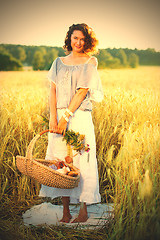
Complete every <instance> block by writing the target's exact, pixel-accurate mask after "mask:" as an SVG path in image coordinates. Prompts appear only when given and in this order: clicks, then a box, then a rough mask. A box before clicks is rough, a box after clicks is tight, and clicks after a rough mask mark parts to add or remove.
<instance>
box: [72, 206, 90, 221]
mask: <svg viewBox="0 0 160 240" xmlns="http://www.w3.org/2000/svg"><path fill="white" fill-rule="evenodd" d="M87 219H88V213H87V205H86V203H84V202H82V203H81V205H80V210H79V214H78V217H77V218H75V219H74V220H73V221H72V223H77V222H86V221H87Z"/></svg>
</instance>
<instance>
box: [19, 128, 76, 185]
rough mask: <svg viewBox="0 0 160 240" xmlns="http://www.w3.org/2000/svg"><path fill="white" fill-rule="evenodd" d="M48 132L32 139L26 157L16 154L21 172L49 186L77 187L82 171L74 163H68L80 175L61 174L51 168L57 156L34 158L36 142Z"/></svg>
mask: <svg viewBox="0 0 160 240" xmlns="http://www.w3.org/2000/svg"><path fill="white" fill-rule="evenodd" d="M46 132H49V130H45V131H43V132H41V133H39V134H37V135H36V136H35V137H34V138H33V139H32V141H31V142H30V144H29V146H28V148H27V152H26V157H22V156H16V165H17V168H18V169H19V171H20V172H21V173H23V174H25V175H27V176H30V177H31V178H33V179H35V180H37V181H38V182H39V183H41V184H43V185H47V186H49V187H55V188H64V189H70V188H75V187H77V186H78V183H79V179H80V171H79V169H78V168H76V167H75V166H73V165H72V164H67V165H68V166H69V167H70V168H71V169H72V170H73V171H76V172H78V175H77V176H76V177H71V176H68V175H64V174H61V173H59V172H57V171H56V170H54V169H52V168H50V167H49V166H50V165H52V164H55V163H56V162H57V160H58V159H57V158H55V160H45V159H33V156H32V152H33V147H34V145H35V142H36V141H37V139H38V138H39V137H40V136H41V135H42V134H44V133H46Z"/></svg>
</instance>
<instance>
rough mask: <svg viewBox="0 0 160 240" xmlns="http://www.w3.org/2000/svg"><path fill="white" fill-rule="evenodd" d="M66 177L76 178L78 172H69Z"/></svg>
mask: <svg viewBox="0 0 160 240" xmlns="http://www.w3.org/2000/svg"><path fill="white" fill-rule="evenodd" d="M68 176H70V177H77V176H78V172H76V171H70V172H69V173H68Z"/></svg>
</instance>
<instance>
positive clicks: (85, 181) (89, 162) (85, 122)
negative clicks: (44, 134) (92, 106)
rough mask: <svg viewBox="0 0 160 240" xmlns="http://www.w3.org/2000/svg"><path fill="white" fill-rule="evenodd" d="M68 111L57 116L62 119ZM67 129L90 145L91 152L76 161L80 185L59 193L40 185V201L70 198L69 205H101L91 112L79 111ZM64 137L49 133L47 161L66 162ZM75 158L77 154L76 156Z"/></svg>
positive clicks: (74, 160) (58, 190) (55, 189)
mask: <svg viewBox="0 0 160 240" xmlns="http://www.w3.org/2000/svg"><path fill="white" fill-rule="evenodd" d="M64 111H65V109H58V110H57V114H58V118H59V119H60V118H61V116H62V115H63V113H64ZM68 129H69V130H71V129H72V130H73V131H75V132H79V133H80V134H84V135H85V141H86V143H87V144H89V148H90V151H89V152H88V153H87V152H84V153H83V154H82V155H80V154H78V155H77V156H75V157H74V158H73V165H74V166H76V167H77V168H79V169H80V182H79V184H78V187H76V188H73V189H60V188H53V187H48V186H45V185H41V189H40V193H39V196H40V197H51V198H52V199H53V198H56V197H60V196H63V197H70V203H73V204H76V203H79V202H85V203H86V204H93V203H98V202H100V201H101V196H100V194H99V179H98V169H97V159H96V143H95V134H94V125H93V122H92V116H91V112H90V111H82V110H79V109H78V110H77V111H75V113H74V114H73V117H72V118H71V119H70V121H69V122H68ZM62 139H63V136H61V135H59V134H55V133H48V147H47V153H46V160H52V159H54V157H57V158H60V159H62V160H64V158H65V157H66V155H67V148H66V141H62ZM73 154H75V152H73Z"/></svg>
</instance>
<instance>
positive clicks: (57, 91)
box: [40, 23, 103, 223]
mask: <svg viewBox="0 0 160 240" xmlns="http://www.w3.org/2000/svg"><path fill="white" fill-rule="evenodd" d="M97 44H98V41H97V39H96V37H95V36H94V32H93V30H92V29H91V28H89V27H88V25H86V24H84V23H83V24H73V25H72V26H70V27H69V30H68V32H67V35H66V38H65V45H64V49H66V50H67V51H68V53H69V54H68V55H67V56H65V57H61V58H60V57H58V58H56V59H55V60H54V62H53V64H52V66H51V69H50V70H49V73H48V78H49V79H50V81H51V87H50V120H49V129H50V133H49V141H48V148H47V153H46V159H50V160H51V159H54V157H58V158H60V159H64V157H65V156H66V152H67V150H66V144H65V142H64V141H62V139H63V136H62V135H59V134H56V133H62V134H63V135H64V134H65V131H66V129H72V130H73V131H75V132H79V133H80V134H84V135H85V140H86V143H87V144H89V146H90V151H89V155H88V153H87V152H85V153H83V154H82V155H77V156H76V157H74V159H73V165H74V166H76V167H77V168H79V169H80V173H81V176H80V183H79V185H78V187H76V188H74V189H58V188H52V187H48V186H44V185H42V187H41V190H40V196H43V197H46V196H47V197H51V198H55V197H59V196H62V202H63V218H62V219H61V222H67V223H68V222H70V220H71V218H72V216H71V214H70V210H69V204H70V202H71V203H78V202H80V203H81V207H80V211H79V215H78V217H77V218H76V219H74V220H73V221H72V222H85V221H87V219H88V213H87V204H93V203H98V202H100V201H101V196H100V194H99V182H98V170H97V159H96V145H95V135H94V126H93V123H92V117H91V111H92V103H91V101H92V100H94V101H101V100H102V99H103V92H102V86H101V82H100V78H99V75H98V72H97V59H96V58H95V57H91V55H92V54H93V53H95V52H96V47H97Z"/></svg>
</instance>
